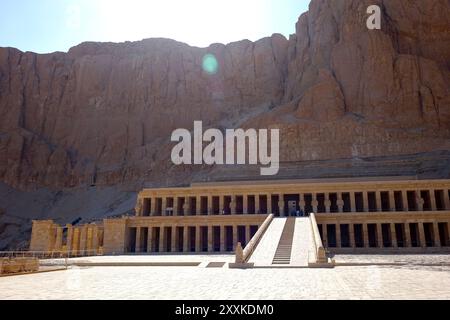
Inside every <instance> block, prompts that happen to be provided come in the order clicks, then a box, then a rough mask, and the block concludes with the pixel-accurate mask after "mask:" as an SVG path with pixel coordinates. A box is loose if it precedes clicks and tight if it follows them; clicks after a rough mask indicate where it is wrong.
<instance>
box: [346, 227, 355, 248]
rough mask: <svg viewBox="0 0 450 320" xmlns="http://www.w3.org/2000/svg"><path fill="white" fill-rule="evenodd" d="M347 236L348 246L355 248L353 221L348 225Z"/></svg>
mask: <svg viewBox="0 0 450 320" xmlns="http://www.w3.org/2000/svg"><path fill="white" fill-rule="evenodd" d="M348 236H349V238H350V247H351V248H355V247H356V245H355V225H354V224H353V223H349V225H348Z"/></svg>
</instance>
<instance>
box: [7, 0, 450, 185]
mask: <svg viewBox="0 0 450 320" xmlns="http://www.w3.org/2000/svg"><path fill="white" fill-rule="evenodd" d="M372 4H378V5H379V6H380V7H381V8H382V30H372V31H370V30H368V29H367V28H366V19H367V18H368V14H367V13H366V9H367V7H368V6H369V5H372ZM206 53H212V54H214V55H215V56H216V58H217V60H218V63H219V70H218V72H217V74H214V75H210V74H207V73H205V72H204V71H203V70H202V66H201V65H202V57H203V56H204V55H205V54H206ZM449 88H450V3H449V1H447V0H432V1H423V0H411V1H405V0H386V1H382V0H370V1H368V0H333V1H329V0H313V1H312V2H311V4H310V9H309V12H307V13H305V14H303V15H302V16H301V17H300V19H299V21H298V23H297V25H296V33H295V34H294V35H292V36H291V37H290V38H289V39H285V38H284V37H283V36H281V35H273V36H272V37H269V38H264V39H261V40H259V41H257V42H254V43H253V42H250V41H246V40H244V41H240V42H236V43H231V44H228V45H222V44H213V45H211V46H210V47H208V48H194V47H189V46H188V45H185V44H182V43H178V42H175V41H172V40H166V39H149V40H144V41H141V42H133V43H121V44H113V43H83V44H81V45H79V46H77V47H74V48H72V49H71V50H70V51H69V52H68V53H52V54H45V55H39V54H34V53H30V52H26V53H23V52H20V51H18V50H16V49H12V48H0V179H1V181H3V182H5V183H6V184H8V185H10V186H13V187H15V188H20V189H27V188H36V187H44V186H45V187H49V188H53V189H58V188H70V187H77V186H80V185H90V184H91V183H92V182H93V181H94V180H95V183H96V184H97V185H104V186H110V185H121V184H122V185H123V184H131V185H132V188H136V189H137V188H139V186H140V185H142V183H144V182H152V183H154V184H159V185H163V184H174V183H181V182H182V183H186V182H187V181H189V180H190V179H192V178H193V177H194V176H195V175H197V174H199V173H200V172H207V171H206V170H209V168H202V167H196V168H194V167H183V168H181V167H178V168H176V167H174V166H173V165H172V164H171V162H170V150H171V146H172V144H171V143H170V134H171V132H172V130H174V129H175V128H181V127H185V128H192V125H193V121H194V120H203V122H204V125H207V126H211V127H218V128H233V127H234V128H235V127H240V126H242V127H270V128H275V127H276V128H280V129H281V144H282V148H281V155H282V161H284V162H286V163H290V162H298V161H311V160H333V159H354V158H364V157H374V156H393V155H406V154H415V153H423V152H431V151H436V150H450V95H449ZM350 172H351V168H350V169H349V173H350Z"/></svg>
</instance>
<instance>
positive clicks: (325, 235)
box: [322, 223, 328, 248]
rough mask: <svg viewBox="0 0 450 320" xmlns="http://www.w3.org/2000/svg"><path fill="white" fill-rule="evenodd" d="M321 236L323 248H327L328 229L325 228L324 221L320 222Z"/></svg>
mask: <svg viewBox="0 0 450 320" xmlns="http://www.w3.org/2000/svg"><path fill="white" fill-rule="evenodd" d="M322 236H323V238H322V243H323V246H324V247H325V248H327V247H328V230H327V224H326V223H325V224H322Z"/></svg>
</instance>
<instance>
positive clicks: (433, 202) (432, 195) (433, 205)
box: [429, 189, 437, 211]
mask: <svg viewBox="0 0 450 320" xmlns="http://www.w3.org/2000/svg"><path fill="white" fill-rule="evenodd" d="M429 193H430V202H431V210H432V211H436V210H437V206H436V194H435V193H434V189H431V190H430V191H429Z"/></svg>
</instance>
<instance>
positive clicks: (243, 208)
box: [242, 194, 248, 214]
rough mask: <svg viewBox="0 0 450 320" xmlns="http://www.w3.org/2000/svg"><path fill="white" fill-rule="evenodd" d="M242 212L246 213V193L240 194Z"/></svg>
mask: <svg viewBox="0 0 450 320" xmlns="http://www.w3.org/2000/svg"><path fill="white" fill-rule="evenodd" d="M242 213H243V214H248V194H244V195H243V196H242Z"/></svg>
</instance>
